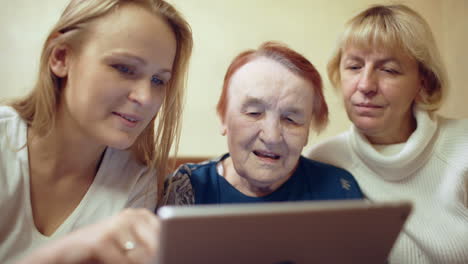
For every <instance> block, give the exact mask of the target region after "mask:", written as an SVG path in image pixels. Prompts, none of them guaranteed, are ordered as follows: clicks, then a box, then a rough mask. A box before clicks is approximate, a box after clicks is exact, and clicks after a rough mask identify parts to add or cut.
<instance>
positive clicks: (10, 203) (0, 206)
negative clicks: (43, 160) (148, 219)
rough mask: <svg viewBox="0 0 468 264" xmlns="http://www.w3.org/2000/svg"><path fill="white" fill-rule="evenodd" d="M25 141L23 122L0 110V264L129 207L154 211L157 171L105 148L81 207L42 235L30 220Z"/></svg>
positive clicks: (11, 112)
mask: <svg viewBox="0 0 468 264" xmlns="http://www.w3.org/2000/svg"><path fill="white" fill-rule="evenodd" d="M26 140H27V125H26V123H25V122H24V120H22V119H21V118H20V117H19V115H18V113H16V111H15V110H13V109H12V108H11V107H6V106H0V263H2V264H6V263H12V262H13V261H15V259H17V258H19V257H21V256H22V255H24V254H27V253H28V252H29V251H31V250H33V249H34V248H36V247H38V246H40V245H42V244H44V243H46V242H48V241H50V240H54V239H57V238H59V237H62V236H63V235H65V234H67V233H69V232H71V231H73V230H76V229H77V228H80V227H82V226H85V225H88V224H91V223H94V222H96V221H98V220H100V219H103V218H105V217H108V216H110V215H113V214H116V213H117V212H119V211H121V210H122V209H123V208H125V207H146V208H148V209H150V210H153V209H154V207H155V204H156V186H155V184H156V183H155V181H156V178H155V174H154V172H153V171H150V170H148V168H147V167H145V166H143V165H140V164H138V163H137V162H136V161H135V159H134V158H133V156H132V155H131V154H130V152H129V151H124V150H117V149H111V148H107V150H106V152H105V154H104V158H103V160H102V162H101V165H100V167H99V170H98V172H97V174H96V177H95V178H94V180H93V183H92V184H91V186H90V187H89V189H88V191H87V193H86V194H85V196H84V197H83V198H82V200H81V202H80V203H79V205H78V206H77V207H76V208H75V209H74V211H73V212H72V213H71V214H70V215H69V216H68V217H67V219H65V221H64V222H63V223H62V224H61V225H60V227H59V228H58V229H57V230H56V231H55V232H54V233H53V234H52V235H51V236H44V235H43V234H41V233H40V232H39V231H38V230H37V228H36V226H35V225H34V219H33V215H32V209H31V208H32V207H31V199H30V195H29V194H30V188H29V159H28V148H27V147H24V146H25V143H26ZM70 151H73V150H70Z"/></svg>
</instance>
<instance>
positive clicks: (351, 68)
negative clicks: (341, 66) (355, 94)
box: [345, 65, 361, 71]
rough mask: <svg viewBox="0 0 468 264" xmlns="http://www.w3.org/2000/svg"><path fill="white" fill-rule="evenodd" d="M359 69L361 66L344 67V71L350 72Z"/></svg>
mask: <svg viewBox="0 0 468 264" xmlns="http://www.w3.org/2000/svg"><path fill="white" fill-rule="evenodd" d="M360 68H361V66H359V65H348V66H346V67H345V69H347V70H351V71H355V70H359V69H360Z"/></svg>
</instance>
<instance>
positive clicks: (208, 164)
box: [163, 158, 220, 205]
mask: <svg viewBox="0 0 468 264" xmlns="http://www.w3.org/2000/svg"><path fill="white" fill-rule="evenodd" d="M219 160H220V158H217V159H214V160H207V161H204V162H201V163H186V164H182V165H180V166H179V168H177V170H175V171H174V172H173V173H172V174H171V175H170V176H169V177H168V178H167V179H166V181H165V183H164V195H163V196H164V198H163V205H184V204H194V203H195V194H194V185H197V184H203V183H204V182H206V181H207V180H209V178H210V177H209V176H210V171H211V169H212V168H213V166H216V163H217V162H218V161H219Z"/></svg>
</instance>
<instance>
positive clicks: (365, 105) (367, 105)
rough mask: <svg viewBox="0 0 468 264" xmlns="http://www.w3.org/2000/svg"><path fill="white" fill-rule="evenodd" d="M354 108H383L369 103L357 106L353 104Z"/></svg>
mask: <svg viewBox="0 0 468 264" xmlns="http://www.w3.org/2000/svg"><path fill="white" fill-rule="evenodd" d="M354 106H357V107H365V108H383V106H381V105H377V104H370V103H358V104H354Z"/></svg>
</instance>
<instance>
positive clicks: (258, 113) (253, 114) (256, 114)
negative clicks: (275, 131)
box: [245, 112, 262, 117]
mask: <svg viewBox="0 0 468 264" xmlns="http://www.w3.org/2000/svg"><path fill="white" fill-rule="evenodd" d="M245 114H246V115H248V116H251V117H258V116H260V115H261V114H262V113H261V112H247V113H245Z"/></svg>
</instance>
